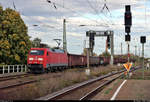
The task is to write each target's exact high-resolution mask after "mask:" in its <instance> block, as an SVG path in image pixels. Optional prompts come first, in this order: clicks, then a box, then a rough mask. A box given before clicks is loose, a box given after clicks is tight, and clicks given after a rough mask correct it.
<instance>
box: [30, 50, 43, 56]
mask: <svg viewBox="0 0 150 102" xmlns="http://www.w3.org/2000/svg"><path fill="white" fill-rule="evenodd" d="M30 55H44V50H31V51H30Z"/></svg>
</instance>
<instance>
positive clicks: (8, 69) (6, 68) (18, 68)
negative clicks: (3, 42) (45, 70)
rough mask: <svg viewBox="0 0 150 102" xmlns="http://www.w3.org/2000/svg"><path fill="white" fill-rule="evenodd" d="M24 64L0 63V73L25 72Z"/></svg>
mask: <svg viewBox="0 0 150 102" xmlns="http://www.w3.org/2000/svg"><path fill="white" fill-rule="evenodd" d="M26 71H27V66H26V65H0V74H5V73H15V72H26Z"/></svg>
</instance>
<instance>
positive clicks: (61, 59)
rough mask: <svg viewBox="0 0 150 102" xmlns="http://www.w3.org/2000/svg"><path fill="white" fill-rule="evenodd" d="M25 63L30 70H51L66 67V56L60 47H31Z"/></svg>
mask: <svg viewBox="0 0 150 102" xmlns="http://www.w3.org/2000/svg"><path fill="white" fill-rule="evenodd" d="M27 64H28V68H29V69H30V71H31V72H45V71H51V70H54V69H56V68H64V67H67V66H68V57H67V53H66V52H65V51H64V50H61V49H49V48H31V50H30V51H29V55H28V60H27ZM58 66H59V67H58Z"/></svg>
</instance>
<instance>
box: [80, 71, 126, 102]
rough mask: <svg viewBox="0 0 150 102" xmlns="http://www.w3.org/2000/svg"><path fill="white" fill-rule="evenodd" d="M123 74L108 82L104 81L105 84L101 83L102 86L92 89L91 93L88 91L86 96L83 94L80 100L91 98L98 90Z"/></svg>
mask: <svg viewBox="0 0 150 102" xmlns="http://www.w3.org/2000/svg"><path fill="white" fill-rule="evenodd" d="M122 75H123V74H121V75H119V76H117V77H115V78H113V79H112V80H108V81H106V82H104V83H103V84H101V85H100V86H98V87H96V88H95V89H94V90H92V91H90V92H89V93H87V94H86V95H85V96H83V97H82V98H80V100H87V99H89V98H91V97H92V96H94V95H95V94H96V93H97V92H98V91H100V90H101V89H102V88H103V87H105V86H106V85H108V84H109V83H111V82H113V81H114V80H116V79H118V78H119V77H121V76H122Z"/></svg>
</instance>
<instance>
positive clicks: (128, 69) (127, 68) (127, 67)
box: [123, 63, 132, 72]
mask: <svg viewBox="0 0 150 102" xmlns="http://www.w3.org/2000/svg"><path fill="white" fill-rule="evenodd" d="M123 66H124V67H125V68H126V70H127V71H128V72H129V71H130V68H131V66H132V63H126V64H123Z"/></svg>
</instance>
